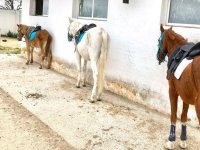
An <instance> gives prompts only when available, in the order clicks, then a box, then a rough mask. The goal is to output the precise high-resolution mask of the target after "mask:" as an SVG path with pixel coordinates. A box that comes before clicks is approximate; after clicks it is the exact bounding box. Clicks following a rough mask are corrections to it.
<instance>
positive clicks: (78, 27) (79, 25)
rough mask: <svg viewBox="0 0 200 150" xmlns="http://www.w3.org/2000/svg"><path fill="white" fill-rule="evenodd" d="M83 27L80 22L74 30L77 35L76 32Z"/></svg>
mask: <svg viewBox="0 0 200 150" xmlns="http://www.w3.org/2000/svg"><path fill="white" fill-rule="evenodd" d="M82 26H83V24H82V23H79V22H78V23H77V25H76V28H75V29H74V31H75V34H76V32H77V31H78V30H79V29H80V28H82Z"/></svg>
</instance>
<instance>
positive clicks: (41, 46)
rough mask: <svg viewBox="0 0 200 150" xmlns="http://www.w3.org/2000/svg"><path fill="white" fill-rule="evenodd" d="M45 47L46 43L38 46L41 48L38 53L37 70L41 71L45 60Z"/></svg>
mask: <svg viewBox="0 0 200 150" xmlns="http://www.w3.org/2000/svg"><path fill="white" fill-rule="evenodd" d="M45 47H46V43H43V42H41V44H40V48H41V53H40V58H41V63H40V67H39V69H42V68H43V66H44V59H45V55H46V53H45Z"/></svg>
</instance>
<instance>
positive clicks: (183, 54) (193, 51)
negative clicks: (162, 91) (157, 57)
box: [167, 42, 200, 80]
mask: <svg viewBox="0 0 200 150" xmlns="http://www.w3.org/2000/svg"><path fill="white" fill-rule="evenodd" d="M197 55H200V42H198V43H197V44H194V43H188V44H187V45H183V46H181V47H180V48H178V49H176V50H175V51H174V52H173V54H172V55H171V56H170V58H169V61H168V63H167V67H168V73H167V79H168V80H169V78H170V74H174V72H175V71H176V69H177V67H178V66H179V64H180V63H181V61H182V60H183V59H184V58H187V59H193V58H194V57H195V56H197Z"/></svg>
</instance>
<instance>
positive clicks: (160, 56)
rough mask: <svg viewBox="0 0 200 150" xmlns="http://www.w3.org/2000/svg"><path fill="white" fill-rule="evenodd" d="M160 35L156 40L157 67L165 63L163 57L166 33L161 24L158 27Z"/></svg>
mask: <svg viewBox="0 0 200 150" xmlns="http://www.w3.org/2000/svg"><path fill="white" fill-rule="evenodd" d="M160 31H161V35H160V38H159V39H158V52H157V60H158V63H159V65H160V64H161V63H162V62H164V61H165V57H166V55H167V52H168V51H167V43H166V31H165V30H164V28H163V26H162V24H161V25H160Z"/></svg>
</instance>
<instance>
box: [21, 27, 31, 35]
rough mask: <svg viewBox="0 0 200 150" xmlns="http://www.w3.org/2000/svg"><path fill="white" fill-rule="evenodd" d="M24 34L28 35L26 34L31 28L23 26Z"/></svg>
mask: <svg viewBox="0 0 200 150" xmlns="http://www.w3.org/2000/svg"><path fill="white" fill-rule="evenodd" d="M23 28H24V30H23V34H24V35H26V32H27V31H28V29H29V28H30V26H27V25H23Z"/></svg>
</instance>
